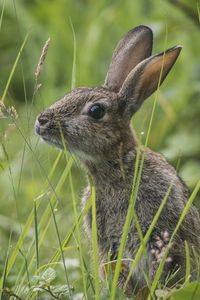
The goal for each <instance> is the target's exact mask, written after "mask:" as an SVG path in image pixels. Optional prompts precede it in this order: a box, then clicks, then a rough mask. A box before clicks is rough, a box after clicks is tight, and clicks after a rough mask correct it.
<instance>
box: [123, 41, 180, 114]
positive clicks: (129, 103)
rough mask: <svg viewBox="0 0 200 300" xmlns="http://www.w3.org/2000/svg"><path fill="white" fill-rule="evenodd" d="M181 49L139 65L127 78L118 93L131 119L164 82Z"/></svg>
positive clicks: (150, 58)
mask: <svg viewBox="0 0 200 300" xmlns="http://www.w3.org/2000/svg"><path fill="white" fill-rule="evenodd" d="M181 49H182V47H181V46H176V47H173V48H170V49H168V50H167V51H165V52H163V53H160V54H157V55H154V56H151V57H149V58H147V59H145V60H144V61H142V62H141V63H139V64H138V65H137V66H136V67H135V68H134V69H133V70H132V71H131V72H130V73H129V75H128V76H127V78H126V80H125V82H124V84H123V86H122V88H121V90H120V92H119V95H120V98H121V99H123V100H125V103H126V105H125V113H126V115H127V116H128V117H132V115H133V113H134V112H136V111H137V110H138V109H139V107H140V106H141V104H142V103H143V101H144V100H145V99H146V98H147V97H149V96H150V95H151V94H152V93H153V92H154V91H155V90H156V89H157V88H158V85H161V83H162V82H163V81H164V79H165V77H166V76H167V74H168V73H169V71H170V70H171V68H172V66H173V65H174V63H175V61H176V59H177V57H178V55H179V53H180V51H181Z"/></svg>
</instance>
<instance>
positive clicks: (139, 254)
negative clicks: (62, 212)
mask: <svg viewBox="0 0 200 300" xmlns="http://www.w3.org/2000/svg"><path fill="white" fill-rule="evenodd" d="M172 186H173V182H172V183H171V184H170V186H169V188H168V190H167V192H166V195H165V197H164V198H163V200H162V202H161V204H160V206H159V208H158V210H157V212H156V214H155V216H154V218H153V221H152V222H151V225H150V226H149V229H148V230H147V233H146V234H145V236H144V244H141V245H140V247H139V249H138V251H137V253H136V256H135V259H134V261H133V263H132V266H131V268H130V272H129V275H128V277H127V280H126V284H125V287H126V285H127V283H128V281H129V279H130V278H131V275H132V273H133V271H134V269H135V267H136V265H137V263H138V261H139V259H140V257H141V255H142V253H143V252H144V249H143V248H144V245H146V244H147V242H148V240H149V238H150V235H151V233H152V231H153V229H154V227H155V225H156V223H157V221H158V218H159V216H160V214H161V212H162V210H163V208H164V206H165V204H166V202H167V199H168V196H169V194H170V192H171V189H172Z"/></svg>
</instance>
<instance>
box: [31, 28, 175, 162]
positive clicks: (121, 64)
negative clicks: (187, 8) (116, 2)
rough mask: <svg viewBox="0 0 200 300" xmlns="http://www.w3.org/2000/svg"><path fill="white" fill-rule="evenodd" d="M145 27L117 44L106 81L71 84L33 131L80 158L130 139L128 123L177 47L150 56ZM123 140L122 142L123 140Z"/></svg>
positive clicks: (94, 155) (91, 156)
mask: <svg viewBox="0 0 200 300" xmlns="http://www.w3.org/2000/svg"><path fill="white" fill-rule="evenodd" d="M152 44H153V35H152V31H151V29H150V28H148V27H146V26H138V27H136V28H134V29H132V30H130V31H129V32H128V33H126V35H125V36H124V37H123V38H122V39H121V40H120V42H119V43H118V45H117V47H116V49H115V51H114V53H113V56H112V60H111V64H110V66H109V69H108V73H107V76H106V79H105V83H104V84H103V85H102V86H100V87H96V88H76V89H74V90H73V91H71V92H70V93H68V94H66V95H65V96H64V97H63V98H62V99H60V100H59V101H57V102H56V103H55V104H53V105H52V106H50V107H49V108H47V109H46V110H45V111H44V112H42V113H41V114H40V115H39V116H38V118H37V121H36V124H35V128H36V132H37V134H39V135H40V136H41V137H42V139H43V140H44V141H46V142H48V143H50V144H53V145H55V146H57V147H60V148H63V146H64V144H65V145H66V148H69V149H70V150H72V151H74V152H75V154H77V155H78V156H79V157H80V158H81V159H83V160H98V158H102V157H107V158H108V157H109V156H112V155H113V151H115V149H118V148H119V147H118V146H119V145H120V144H121V143H123V144H124V145H126V146H125V147H129V143H130V144H131V141H133V136H132V134H131V132H130V128H129V123H130V120H131V117H132V116H133V114H134V113H135V112H136V111H137V110H138V109H139V108H140V106H141V105H142V103H143V102H144V100H145V99H146V98H148V97H149V96H150V95H151V94H152V93H153V92H154V91H155V90H156V89H157V87H158V86H159V85H160V84H161V83H162V82H163V80H164V79H165V77H166V76H167V74H168V73H169V71H170V69H171V68H172V66H173V65H174V63H175V61H176V59H177V57H178V55H179V53H180V50H181V47H180V46H176V47H173V48H170V49H168V50H167V51H165V52H163V53H160V54H157V55H151V52H152ZM125 141H126V142H125Z"/></svg>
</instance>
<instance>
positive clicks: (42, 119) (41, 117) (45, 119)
mask: <svg viewBox="0 0 200 300" xmlns="http://www.w3.org/2000/svg"><path fill="white" fill-rule="evenodd" d="M48 121H49V116H47V114H46V112H42V113H41V114H40V115H39V117H38V122H39V125H45V124H46V123H47V122H48Z"/></svg>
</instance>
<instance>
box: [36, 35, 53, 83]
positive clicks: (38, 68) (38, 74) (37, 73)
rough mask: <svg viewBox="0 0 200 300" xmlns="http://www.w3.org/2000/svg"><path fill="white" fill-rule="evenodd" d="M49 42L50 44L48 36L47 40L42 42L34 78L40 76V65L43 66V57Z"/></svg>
mask: <svg viewBox="0 0 200 300" xmlns="http://www.w3.org/2000/svg"><path fill="white" fill-rule="evenodd" d="M49 44H50V38H48V40H47V41H46V42H45V44H44V46H43V48H42V53H41V55H40V58H39V61H38V64H37V68H36V71H35V77H36V80H37V79H38V77H39V76H40V73H41V70H42V66H43V64H44V61H45V58H46V56H47V52H48V48H49Z"/></svg>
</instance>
